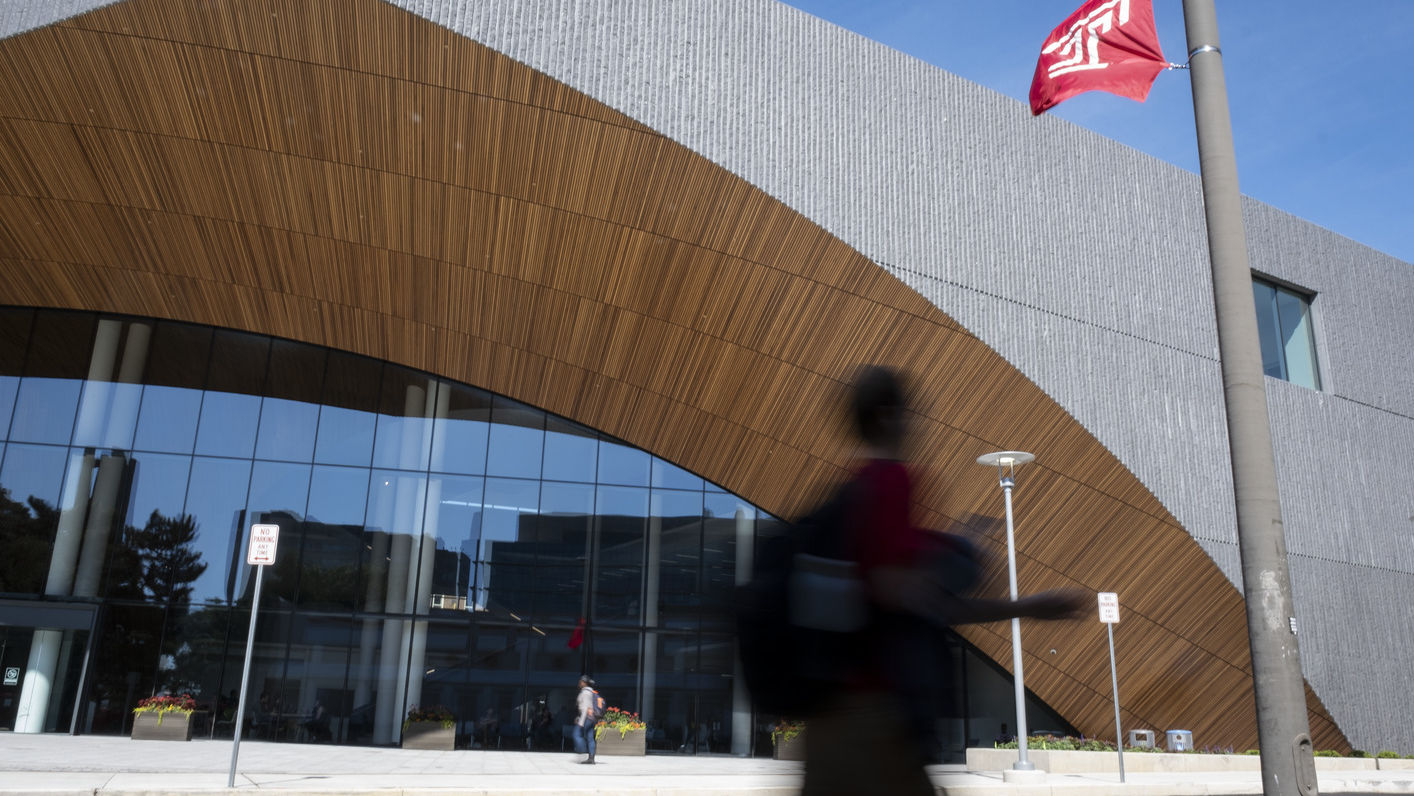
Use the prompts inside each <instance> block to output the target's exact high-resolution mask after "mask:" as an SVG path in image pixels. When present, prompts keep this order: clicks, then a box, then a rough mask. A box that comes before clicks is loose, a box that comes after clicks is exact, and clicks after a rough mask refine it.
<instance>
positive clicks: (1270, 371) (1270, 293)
mask: <svg viewBox="0 0 1414 796" xmlns="http://www.w3.org/2000/svg"><path fill="white" fill-rule="evenodd" d="M1252 298H1253V300H1254V301H1255V302H1256V307H1257V337H1258V338H1259V339H1260V340H1261V344H1262V372H1263V373H1266V374H1267V375H1268V376H1272V377H1274V378H1278V379H1284V378H1286V368H1285V366H1284V363H1283V362H1282V347H1281V328H1280V325H1279V324H1278V323H1277V307H1276V289H1275V288H1273V287H1272V286H1271V285H1267V284H1263V283H1261V282H1253V283H1252Z"/></svg>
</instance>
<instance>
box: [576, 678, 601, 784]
mask: <svg viewBox="0 0 1414 796" xmlns="http://www.w3.org/2000/svg"><path fill="white" fill-rule="evenodd" d="M597 696H598V694H597V693H595V691H594V680H593V679H592V678H590V677H589V675H585V676H583V677H581V678H579V696H578V697H577V698H576V699H575V706H576V707H578V708H579V714H578V716H577V717H576V718H575V720H574V751H575V753H577V754H581V755H582V754H586V753H587V754H588V755H589V757H587V758H585V759H584V760H581V761H579V762H581V763H584V764H586V765H591V766H592V765H594V747H595V743H594V725H595V724H596V723H597V719H596V718H595V716H594V700H595V698H596V697H597Z"/></svg>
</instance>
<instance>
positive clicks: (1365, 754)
mask: <svg viewBox="0 0 1414 796" xmlns="http://www.w3.org/2000/svg"><path fill="white" fill-rule="evenodd" d="M1350 756H1351V757H1369V756H1370V753H1369V752H1367V751H1365V750H1364V749H1352V750H1351V751H1350Z"/></svg>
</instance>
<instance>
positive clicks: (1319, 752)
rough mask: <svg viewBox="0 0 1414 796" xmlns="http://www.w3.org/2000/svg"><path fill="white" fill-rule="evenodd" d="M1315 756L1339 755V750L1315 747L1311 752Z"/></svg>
mask: <svg viewBox="0 0 1414 796" xmlns="http://www.w3.org/2000/svg"><path fill="white" fill-rule="evenodd" d="M1312 754H1314V755H1315V756H1316V757H1340V752H1337V751H1336V750H1334V749H1317V750H1316V751H1315V752H1313V753H1312Z"/></svg>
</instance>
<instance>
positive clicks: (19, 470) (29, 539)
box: [0, 443, 68, 594]
mask: <svg viewBox="0 0 1414 796" xmlns="http://www.w3.org/2000/svg"><path fill="white" fill-rule="evenodd" d="M67 454H68V450H67V449H66V448H59V447H49V446H41V445H16V444H14V443H11V444H10V445H8V446H6V448H5V463H4V466H3V467H0V508H3V512H2V513H0V550H4V551H5V552H4V554H3V555H0V593H10V594H40V593H41V592H43V591H44V579H45V575H46V573H47V572H48V571H49V561H50V557H51V553H52V552H53V548H52V544H53V541H54V529H55V528H56V527H57V524H58V522H59V495H60V491H59V490H60V488H61V487H62V485H63V481H64V469H65V463H66V461H67V459H68V455H67Z"/></svg>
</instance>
